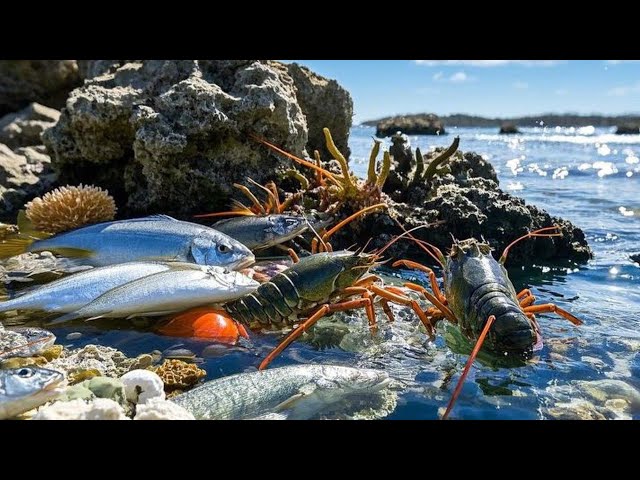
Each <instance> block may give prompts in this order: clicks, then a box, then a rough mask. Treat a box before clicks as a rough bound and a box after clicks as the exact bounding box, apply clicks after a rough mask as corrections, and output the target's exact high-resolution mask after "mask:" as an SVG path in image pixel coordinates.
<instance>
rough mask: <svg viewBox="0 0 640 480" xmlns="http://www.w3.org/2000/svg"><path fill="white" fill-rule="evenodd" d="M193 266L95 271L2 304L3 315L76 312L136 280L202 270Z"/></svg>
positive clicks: (127, 265)
mask: <svg viewBox="0 0 640 480" xmlns="http://www.w3.org/2000/svg"><path fill="white" fill-rule="evenodd" d="M199 268H200V267H198V266H197V265H195V264H192V263H179V262H176V263H162V262H128V263H121V264H118V265H110V266H107V267H98V268H92V269H90V270H85V271H83V272H79V273H76V274H74V275H70V276H67V277H64V278H61V279H58V280H54V281H53V282H50V283H47V284H45V285H42V286H39V287H37V288H35V289H34V290H31V291H29V292H27V293H25V294H23V295H20V296H19V297H16V298H13V299H11V300H7V301H6V302H1V303H0V312H7V311H9V310H37V311H44V312H52V313H67V312H73V311H75V310H77V309H79V308H81V307H83V306H84V305H86V304H87V303H89V302H92V301H93V300H95V299H96V298H98V297H99V296H100V295H102V294H104V293H106V292H108V291H109V290H111V289H113V288H116V287H119V286H121V285H124V284H126V283H129V282H131V281H133V280H138V279H139V278H142V277H146V276H148V275H152V274H154V273H160V272H164V271H167V270H170V269H199Z"/></svg>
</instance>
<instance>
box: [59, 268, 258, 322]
mask: <svg viewBox="0 0 640 480" xmlns="http://www.w3.org/2000/svg"><path fill="white" fill-rule="evenodd" d="M259 285H260V284H259V283H258V282H256V281H255V280H252V279H250V278H249V277H247V276H246V275H243V274H241V273H240V272H230V271H228V270H226V269H224V268H222V267H199V268H195V269H188V270H187V269H185V270H168V271H166V272H160V273H156V274H154V275H149V276H146V277H143V278H140V279H138V280H134V281H133V282H129V283H127V284H125V285H122V286H120V287H116V288H114V289H112V290H109V291H108V292H106V293H105V294H103V295H101V296H100V297H98V298H97V299H95V300H94V301H93V302H91V303H89V304H87V305H85V306H84V307H82V308H80V309H78V310H76V311H75V312H71V313H68V314H66V315H63V316H62V317H60V318H57V319H55V320H54V321H53V322H52V323H60V322H65V321H69V320H74V319H76V318H89V319H95V318H103V317H111V318H125V317H126V318H130V317H136V316H158V315H167V314H169V313H175V312H181V311H184V310H187V309H189V308H193V307H198V306H203V305H210V304H215V303H224V302H227V301H230V300H234V299H236V298H239V297H242V296H243V295H245V294H247V293H251V292H253V291H254V290H255V289H256V288H258V286H259Z"/></svg>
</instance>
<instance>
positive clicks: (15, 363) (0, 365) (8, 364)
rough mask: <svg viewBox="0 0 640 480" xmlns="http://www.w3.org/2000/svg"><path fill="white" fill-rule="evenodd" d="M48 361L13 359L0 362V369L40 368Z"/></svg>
mask: <svg viewBox="0 0 640 480" xmlns="http://www.w3.org/2000/svg"><path fill="white" fill-rule="evenodd" d="M47 362H48V360H47V359H46V358H44V357H40V356H38V357H13V358H7V359H5V360H2V361H0V369H2V370H6V369H8V368H20V367H29V366H32V365H37V366H39V367H42V366H43V365H46V364H47Z"/></svg>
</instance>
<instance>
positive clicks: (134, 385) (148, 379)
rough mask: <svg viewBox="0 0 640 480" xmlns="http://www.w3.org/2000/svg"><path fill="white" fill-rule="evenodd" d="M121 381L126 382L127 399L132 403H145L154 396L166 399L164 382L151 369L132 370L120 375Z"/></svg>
mask: <svg viewBox="0 0 640 480" xmlns="http://www.w3.org/2000/svg"><path fill="white" fill-rule="evenodd" d="M120 381H121V382H122V383H123V384H124V393H125V395H126V396H127V400H129V401H130V402H132V403H135V404H143V403H146V402H147V401H149V400H150V399H152V398H159V399H160V400H164V397H165V395H164V383H163V382H162V379H161V378H160V377H159V376H158V375H157V374H155V373H153V372H151V371H149V370H131V371H130V372H127V373H125V374H124V375H123V376H122V377H120ZM138 392H140V393H138Z"/></svg>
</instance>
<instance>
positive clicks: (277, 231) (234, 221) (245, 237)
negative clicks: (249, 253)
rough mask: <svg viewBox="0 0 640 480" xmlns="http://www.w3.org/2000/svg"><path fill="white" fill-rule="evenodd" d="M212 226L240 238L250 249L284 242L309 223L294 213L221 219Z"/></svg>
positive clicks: (296, 234)
mask: <svg viewBox="0 0 640 480" xmlns="http://www.w3.org/2000/svg"><path fill="white" fill-rule="evenodd" d="M212 228H214V229H216V230H218V231H219V232H222V233H225V234H227V235H229V236H230V237H231V238H234V239H236V240H238V241H239V242H240V243H242V244H243V245H244V246H245V247H247V248H248V249H250V250H259V249H263V248H268V247H273V246H274V245H278V244H280V243H284V242H286V241H288V240H291V239H292V238H295V237H297V236H298V235H300V234H301V233H303V232H304V231H305V230H307V228H309V224H308V223H307V221H306V220H305V218H304V217H299V216H298V217H296V216H294V215H266V216H253V215H250V216H242V217H234V218H229V219H226V220H220V221H219V222H216V223H214V224H213V225H212Z"/></svg>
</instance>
